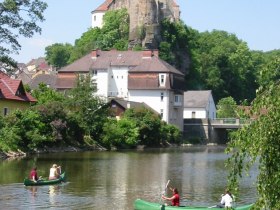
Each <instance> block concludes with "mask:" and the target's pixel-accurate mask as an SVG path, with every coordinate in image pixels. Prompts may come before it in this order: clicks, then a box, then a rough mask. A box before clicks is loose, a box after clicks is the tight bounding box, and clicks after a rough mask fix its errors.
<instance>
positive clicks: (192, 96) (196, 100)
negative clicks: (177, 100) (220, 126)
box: [184, 90, 216, 119]
mask: <svg viewBox="0 0 280 210" xmlns="http://www.w3.org/2000/svg"><path fill="white" fill-rule="evenodd" d="M215 118H216V105H215V102H214V100H213V96H212V92H211V90H197V91H186V92H185V93H184V119H215Z"/></svg>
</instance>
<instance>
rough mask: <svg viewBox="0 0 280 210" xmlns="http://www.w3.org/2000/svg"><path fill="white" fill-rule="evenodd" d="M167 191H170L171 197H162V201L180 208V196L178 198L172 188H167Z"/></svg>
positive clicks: (175, 190) (177, 194)
mask: <svg viewBox="0 0 280 210" xmlns="http://www.w3.org/2000/svg"><path fill="white" fill-rule="evenodd" d="M169 189H170V190H172V192H173V195H172V196H171V197H169V198H168V197H165V196H164V195H162V199H163V200H169V201H171V203H172V206H180V196H179V193H178V190H177V188H173V189H172V188H169Z"/></svg>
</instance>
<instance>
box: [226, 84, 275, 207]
mask: <svg viewBox="0 0 280 210" xmlns="http://www.w3.org/2000/svg"><path fill="white" fill-rule="evenodd" d="M279 93H280V85H279V81H278V82H277V83H274V84H271V85H270V86H268V87H266V89H265V91H259V92H258V94H257V97H256V99H255V100H254V101H253V104H252V110H251V113H250V115H249V116H256V119H255V120H254V121H253V122H252V123H251V124H249V125H247V126H244V127H243V128H242V129H239V130H238V131H237V132H236V133H235V135H234V136H233V138H232V140H231V142H230V144H229V147H228V149H227V152H228V153H229V154H232V155H231V158H230V159H229V161H228V166H229V169H230V175H229V186H230V188H231V189H236V190H238V183H239V179H240V178H241V177H242V176H243V175H244V173H243V172H244V171H245V172H247V174H248V172H249V169H250V168H251V167H252V166H253V165H254V164H255V163H257V165H258V168H259V173H258V177H257V183H256V186H257V191H258V198H257V200H256V203H255V207H256V208H255V209H271V210H277V209H280V200H279V197H280V191H279V189H278V187H279V186H280V162H279V159H280V97H279Z"/></svg>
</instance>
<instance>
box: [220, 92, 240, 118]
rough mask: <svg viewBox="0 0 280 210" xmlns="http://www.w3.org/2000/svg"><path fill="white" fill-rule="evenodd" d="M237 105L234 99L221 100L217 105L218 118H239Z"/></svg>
mask: <svg viewBox="0 0 280 210" xmlns="http://www.w3.org/2000/svg"><path fill="white" fill-rule="evenodd" d="M236 110H237V105H236V102H235V100H234V99H233V98H232V97H230V96H229V97H226V98H222V99H221V100H219V102H218V104H217V117H218V118H235V117H237V112H236Z"/></svg>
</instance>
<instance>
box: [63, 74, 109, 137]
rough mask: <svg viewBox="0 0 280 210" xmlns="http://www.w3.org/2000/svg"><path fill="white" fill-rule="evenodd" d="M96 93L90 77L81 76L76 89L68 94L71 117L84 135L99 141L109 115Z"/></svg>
mask: <svg viewBox="0 0 280 210" xmlns="http://www.w3.org/2000/svg"><path fill="white" fill-rule="evenodd" d="M95 92H96V87H95V86H94V84H93V83H92V81H91V79H90V76H80V77H79V78H78V79H77V85H76V87H75V88H74V89H72V90H71V91H70V92H69V93H68V94H67V107H68V109H69V111H70V113H69V115H70V117H72V118H74V119H75V121H77V122H79V126H80V127H81V128H82V129H83V132H84V134H85V135H88V136H91V137H93V139H96V140H99V139H100V138H99V137H100V135H101V133H102V128H103V124H104V122H106V121H107V116H108V113H107V108H106V104H105V103H104V101H103V100H102V99H101V98H99V97H97V96H95V95H94V93H95Z"/></svg>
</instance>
